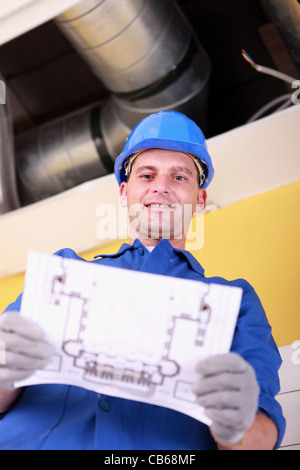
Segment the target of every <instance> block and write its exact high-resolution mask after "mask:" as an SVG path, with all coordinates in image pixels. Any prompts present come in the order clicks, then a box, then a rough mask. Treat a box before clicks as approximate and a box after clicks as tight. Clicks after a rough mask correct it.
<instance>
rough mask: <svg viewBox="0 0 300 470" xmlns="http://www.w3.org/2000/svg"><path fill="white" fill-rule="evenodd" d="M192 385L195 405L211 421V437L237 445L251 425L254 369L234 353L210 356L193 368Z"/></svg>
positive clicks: (255, 387) (255, 403)
mask: <svg viewBox="0 0 300 470" xmlns="http://www.w3.org/2000/svg"><path fill="white" fill-rule="evenodd" d="M196 371H197V372H198V373H199V375H200V377H199V380H198V381H197V382H196V383H195V384H194V385H193V391H194V393H195V394H196V396H197V402H198V403H199V405H201V406H203V407H204V408H205V412H206V415H207V416H208V417H209V418H211V420H212V422H213V424H212V426H211V428H210V429H211V432H212V435H213V436H214V437H215V438H216V440H217V441H220V442H221V443H224V444H227V445H234V444H237V443H238V442H239V441H241V440H242V438H243V437H244V435H245V433H246V431H247V430H248V429H249V428H250V427H251V425H252V424H253V422H254V419H255V415H256V412H257V407H258V396H259V390H260V387H259V385H258V383H257V380H256V375H255V372H254V369H253V368H252V366H251V365H250V364H248V362H246V361H245V360H244V359H243V358H242V357H241V356H239V355H237V354H235V353H229V354H224V355H220V356H213V357H210V358H208V359H206V360H204V361H201V362H199V363H198V364H197V366H196Z"/></svg>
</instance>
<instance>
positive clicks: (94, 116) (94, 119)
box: [91, 108, 114, 173]
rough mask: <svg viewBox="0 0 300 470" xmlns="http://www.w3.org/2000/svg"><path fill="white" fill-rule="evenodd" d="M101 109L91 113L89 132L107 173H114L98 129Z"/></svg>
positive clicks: (112, 163)
mask: <svg viewBox="0 0 300 470" xmlns="http://www.w3.org/2000/svg"><path fill="white" fill-rule="evenodd" d="M100 115H101V109H100V108H95V109H93V110H92V112H91V131H92V137H93V141H94V143H95V147H96V149H97V152H98V155H99V157H100V158H101V161H102V163H103V165H104V167H105V169H106V171H107V172H108V173H113V172H114V162H113V161H112V159H111V157H110V155H109V152H108V150H107V147H106V145H105V142H104V139H103V135H102V132H101V128H100Z"/></svg>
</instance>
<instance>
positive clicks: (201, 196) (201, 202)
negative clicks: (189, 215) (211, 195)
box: [195, 188, 207, 214]
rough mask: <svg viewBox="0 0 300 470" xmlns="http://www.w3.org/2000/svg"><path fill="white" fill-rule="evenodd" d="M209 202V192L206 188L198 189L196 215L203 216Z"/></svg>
mask: <svg viewBox="0 0 300 470" xmlns="http://www.w3.org/2000/svg"><path fill="white" fill-rule="evenodd" d="M206 201H207V192H206V190H205V189H204V188H199V189H198V197H197V205H196V208H195V214H202V213H204V211H205V207H206Z"/></svg>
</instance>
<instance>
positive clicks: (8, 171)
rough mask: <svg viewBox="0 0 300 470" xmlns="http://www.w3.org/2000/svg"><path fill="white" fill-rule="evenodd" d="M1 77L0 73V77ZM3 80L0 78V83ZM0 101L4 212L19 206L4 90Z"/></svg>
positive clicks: (0, 174)
mask: <svg viewBox="0 0 300 470" xmlns="http://www.w3.org/2000/svg"><path fill="white" fill-rule="evenodd" d="M1 78H2V76H1V74H0V79H1ZM3 83H4V81H3V80H1V84H3ZM3 89H4V94H1V96H2V95H3V96H2V97H3V98H5V99H1V102H0V214H4V213H6V212H9V211H11V210H14V209H17V208H18V207H20V202H19V197H18V191H17V184H16V173H15V154H14V136H13V128H12V116H11V111H10V103H9V97H8V96H6V90H5V88H3Z"/></svg>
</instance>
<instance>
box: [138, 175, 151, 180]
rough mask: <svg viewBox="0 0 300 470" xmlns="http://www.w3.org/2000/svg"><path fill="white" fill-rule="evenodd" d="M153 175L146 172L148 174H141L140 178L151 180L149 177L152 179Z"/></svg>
mask: <svg viewBox="0 0 300 470" xmlns="http://www.w3.org/2000/svg"><path fill="white" fill-rule="evenodd" d="M152 177H153V176H152V175H148V174H146V175H141V176H140V178H142V179H145V180H149V179H151V178H152Z"/></svg>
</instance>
